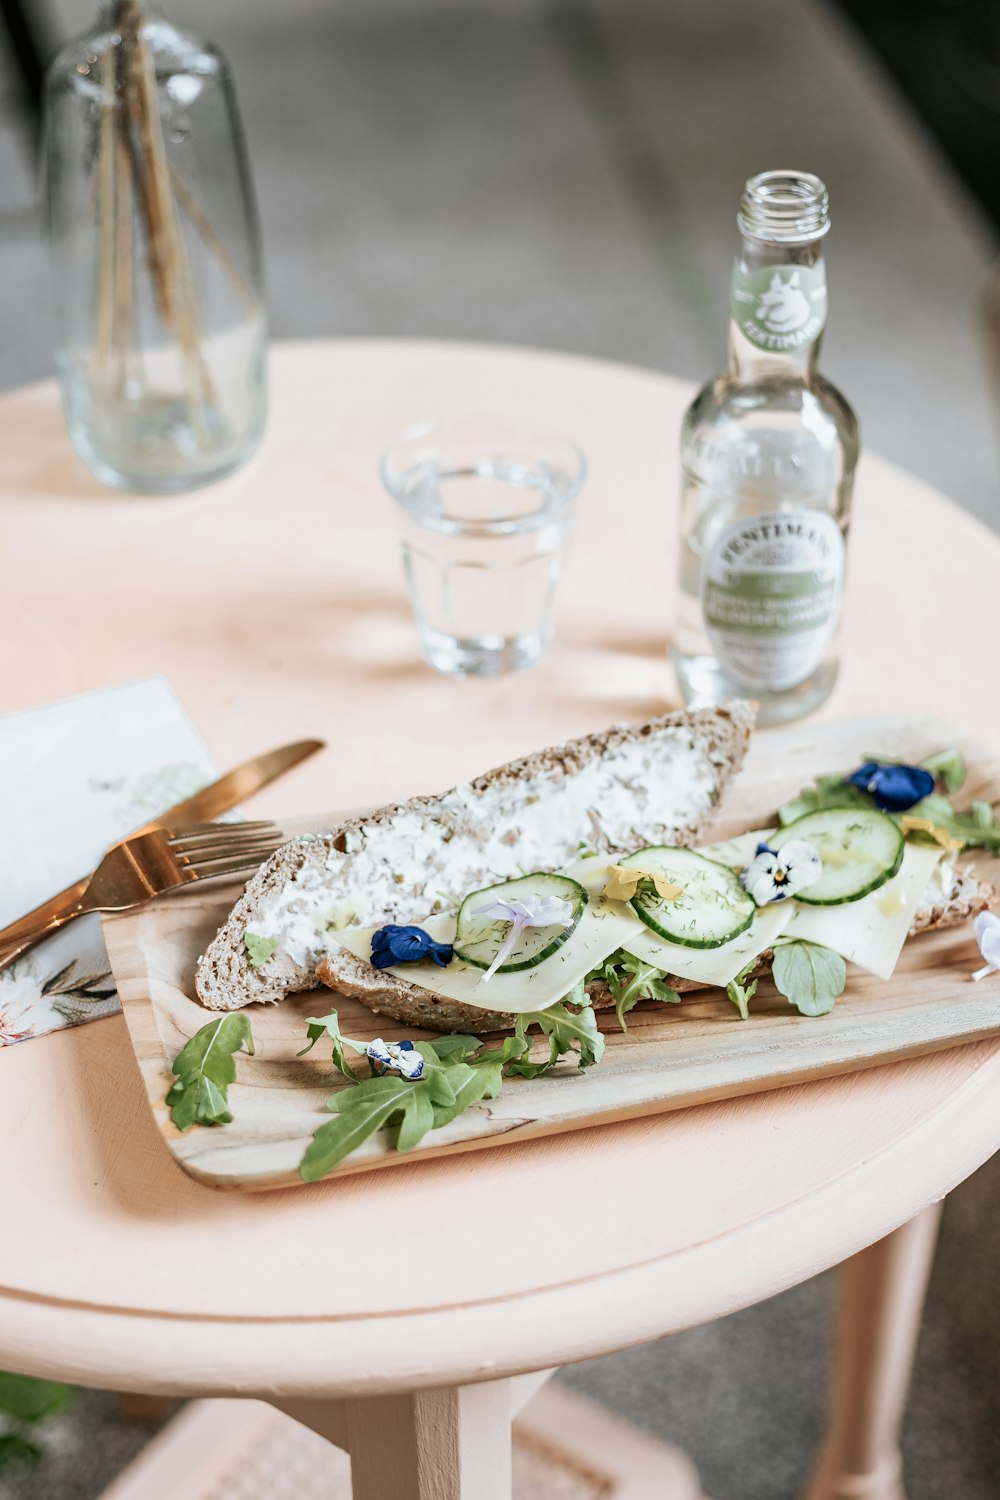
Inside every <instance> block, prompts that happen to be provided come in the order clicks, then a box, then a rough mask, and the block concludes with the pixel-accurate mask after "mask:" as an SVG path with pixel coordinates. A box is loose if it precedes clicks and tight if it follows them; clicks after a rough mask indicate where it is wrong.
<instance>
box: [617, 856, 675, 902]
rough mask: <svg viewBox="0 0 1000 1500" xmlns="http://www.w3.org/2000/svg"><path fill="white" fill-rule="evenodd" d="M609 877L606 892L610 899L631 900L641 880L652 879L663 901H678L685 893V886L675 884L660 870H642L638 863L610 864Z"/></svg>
mask: <svg viewBox="0 0 1000 1500" xmlns="http://www.w3.org/2000/svg"><path fill="white" fill-rule="evenodd" d="M608 877H609V878H608V882H607V884H606V885H605V887H604V894H605V896H607V898H608V900H609V901H631V899H632V897H633V896H634V895H635V893H636V891H637V890H638V888H639V881H640V880H651V881H652V882H653V887H654V889H655V891H656V894H657V895H658V896H659V898H660V900H661V901H676V900H677V897H678V896H681V895H683V893H684V887H683V886H680V885H675V884H674V882H673V881H672V880H668V879H667V877H666V875H663V874H661V873H660V872H659V871H658V870H642V869H640V868H639V866H638V865H609V866H608Z"/></svg>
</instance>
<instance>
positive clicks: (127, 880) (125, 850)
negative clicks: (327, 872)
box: [0, 822, 284, 968]
mask: <svg viewBox="0 0 1000 1500" xmlns="http://www.w3.org/2000/svg"><path fill="white" fill-rule="evenodd" d="M283 842H284V835H283V834H282V832H281V830H280V829H279V828H278V827H277V825H276V824H274V823H267V822H265V823H191V824H188V825H187V826H186V827H183V828H172V829H171V828H156V829H153V830H152V831H151V832H149V833H137V834H134V835H133V837H132V838H130V839H125V840H124V842H123V843H120V844H116V845H115V847H114V848H113V849H109V850H108V852H107V854H106V855H105V856H104V858H103V859H102V860H101V863H100V864H99V865H98V866H97V869H96V870H95V871H94V873H93V875H92V876H91V877H90V881H89V883H88V885H87V889H86V890H85V891H84V893H83V895H82V896H81V897H80V899H79V901H77V902H76V904H75V905H74V906H72V907H70V908H69V909H68V910H66V911H64V912H60V913H59V915H58V916H57V917H54V918H52V920H51V921H49V922H47V923H46V924H45V926H43V927H39V928H37V929H36V930H35V931H33V932H32V933H30V934H29V935H28V936H27V937H23V938H21V939H20V941H19V942H16V943H13V944H11V946H9V947H7V948H5V949H3V951H2V952H0V968H3V967H4V966H5V965H6V964H9V963H12V962H13V960H14V959H15V958H19V957H20V956H21V954H22V953H26V952H27V951H28V949H29V948H33V947H34V946H35V944H36V943H40V942H42V941H43V940H44V939H45V938H47V937H51V936H52V934H53V933H54V932H56V931H58V929H59V928H60V927H65V926H66V924H67V923H68V922H75V921H76V919H77V917H82V916H85V915H86V914H87V913H88V912H92V911H107V912H110V911H128V910H129V909H130V908H131V907H133V906H141V905H142V904H143V902H144V901H151V900H152V899H153V897H154V896H162V895H164V894H165V893H166V892H167V891H174V890H178V889H181V888H182V887H183V886H186V885H190V884H191V883H192V882H193V881H196V880H213V879H215V878H217V877H218V876H220V875H229V876H236V875H249V874H250V873H251V871H253V870H255V869H256V868H257V866H258V865H260V864H263V862H264V860H265V859H267V858H268V857H269V856H270V855H271V854H273V853H274V851H275V849H277V848H278V846H279V845H280V844H282V843H283Z"/></svg>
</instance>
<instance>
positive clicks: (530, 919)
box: [472, 895, 573, 984]
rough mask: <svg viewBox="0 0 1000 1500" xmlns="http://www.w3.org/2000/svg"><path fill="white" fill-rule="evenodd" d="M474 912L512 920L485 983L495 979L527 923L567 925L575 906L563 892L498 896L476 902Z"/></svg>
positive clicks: (548, 925)
mask: <svg viewBox="0 0 1000 1500" xmlns="http://www.w3.org/2000/svg"><path fill="white" fill-rule="evenodd" d="M472 914H473V916H476V917H492V918H493V919H494V921H497V922H509V923H510V931H509V932H508V934H507V936H506V938H505V939H504V941H503V945H502V946H501V948H500V951H499V953H498V954H497V956H496V958H495V959H494V960H493V962H492V963H491V964H490V966H489V968H488V969H487V970H486V973H485V974H484V975H483V981H482V982H483V984H485V983H486V981H487V980H488V979H492V978H493V975H494V974H495V973H496V971H497V969H499V967H500V965H501V964H502V963H504V962H505V961H506V960H507V959H508V958H509V957H510V955H511V953H512V952H513V951H514V947H515V945H516V944H517V940H518V938H519V937H520V936H521V933H522V932H523V931H524V929H525V928H526V927H568V926H569V924H570V923H571V922H572V920H573V908H572V906H571V905H570V903H569V902H568V901H564V900H563V899H562V897H561V896H530V895H529V896H525V898H524V900H523V901H505V900H504V899H503V898H502V897H500V896H498V897H497V898H496V899H495V900H493V901H484V902H483V903H482V905H480V906H474V907H473V909H472Z"/></svg>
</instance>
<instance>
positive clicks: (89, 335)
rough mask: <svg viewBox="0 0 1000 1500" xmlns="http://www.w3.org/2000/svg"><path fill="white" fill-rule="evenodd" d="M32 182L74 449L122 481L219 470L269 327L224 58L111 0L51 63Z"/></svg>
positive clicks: (232, 450)
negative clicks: (37, 180)
mask: <svg viewBox="0 0 1000 1500" xmlns="http://www.w3.org/2000/svg"><path fill="white" fill-rule="evenodd" d="M45 189H46V192H45V196H46V207H47V213H48V222H49V231H50V240H51V248H52V268H53V281H54V301H55V323H56V363H57V368H58V373H59V378H60V382H61V385H62V393H63V401H64V404H65V409H66V419H67V423H68V425H69V434H70V439H71V441H72V443H73V446H74V448H75V449H76V451H77V453H78V454H79V455H80V457H81V458H82V459H83V461H84V463H86V464H87V466H88V468H90V470H91V471H92V473H93V474H95V475H96V477H97V478H98V479H100V480H101V481H103V483H105V484H108V485H113V486H115V487H117V488H120V489H129V490H140V491H147V492H152V493H170V492H177V491H183V490H189V489H194V488H196V487H198V486H200V485H204V484H208V483H210V482H211V481H213V480H216V479H221V478H222V477H223V476H224V475H226V474H229V473H231V472H232V471H233V470H234V469H236V468H237V467H238V466H239V465H240V464H242V463H243V462H244V461H245V460H246V459H247V458H248V457H249V455H250V454H251V453H252V452H253V450H254V448H255V447H256V444H257V442H258V440H259V438H260V435H261V432H262V430H263V425H264V415H265V407H266V371H267V364H266V361H267V342H266V339H267V330H266V320H265V313H264V305H263V300H262V294H261V256H260V236H259V230H258V225H257V213H256V205H255V202H254V195H253V187H252V183H251V179H250V172H249V167H248V163H247V156H246V149H245V145H244V139H243V132H242V128H241V126H240V120H239V113H238V109H237V104H236V96H235V92H234V89H233V82H232V76H231V73H230V70H229V65H228V64H227V62H226V60H225V58H223V57H222V55H221V54H220V53H219V52H218V51H217V50H216V49H215V48H214V47H212V46H210V45H209V44H207V43H206V42H204V41H202V40H201V39H200V38H199V37H196V36H192V35H191V34H190V33H188V32H184V31H179V30H177V29H176V28H175V27H174V26H172V25H170V24H169V23H168V22H167V21H165V20H164V19H162V18H161V17H159V16H157V15H155V14H153V13H151V12H150V10H149V8H148V7H147V6H146V5H145V4H141V3H138V0H112V3H110V4H108V5H106V6H105V7H104V9H103V11H102V12H101V16H100V19H99V22H98V25H97V26H96V28H95V29H94V30H93V31H91V32H90V33H88V34H87V35H85V36H83V37H81V38H79V39H78V40H76V41H73V42H71V43H70V44H69V45H68V46H66V47H65V48H64V49H63V50H62V51H61V52H60V53H59V54H58V56H57V57H56V58H55V60H54V61H53V63H52V65H51V67H50V69H49V74H48V79H47V83H46V97H45Z"/></svg>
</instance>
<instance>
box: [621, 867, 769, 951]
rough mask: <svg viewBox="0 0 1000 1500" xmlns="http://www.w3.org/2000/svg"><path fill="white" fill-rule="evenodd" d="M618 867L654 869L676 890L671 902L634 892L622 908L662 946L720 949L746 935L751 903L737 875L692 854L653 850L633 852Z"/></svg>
mask: <svg viewBox="0 0 1000 1500" xmlns="http://www.w3.org/2000/svg"><path fill="white" fill-rule="evenodd" d="M619 863H620V864H623V865H641V866H642V867H643V869H653V870H656V871H657V872H658V873H660V874H663V875H665V876H666V877H667V879H668V880H672V881H673V883H674V884H675V885H679V886H681V887H682V892H681V895H680V896H678V897H677V899H676V900H674V901H663V900H661V899H660V897H659V896H658V895H657V894H656V892H655V891H648V892H647V891H642V890H640V891H636V893H635V895H634V896H633V897H632V900H631V901H630V902H629V903H628V904H629V906H630V907H631V908H632V910H633V911H634V912H635V914H636V916H637V917H638V918H639V920H640V921H642V922H645V924H646V926H647V927H649V928H651V929H652V931H653V932H655V933H656V934H657V935H658V936H659V937H662V938H666V940H667V942H668V943H680V944H681V945H682V947H684V948H721V947H722V945H723V943H728V942H730V941H731V940H732V939H733V938H735V937H739V935H740V933H741V932H746V930H747V928H748V927H749V926H750V923H751V922H752V921H753V919H754V913H755V912H756V910H757V906H756V903H755V902H754V900H753V898H752V897H751V896H748V895H747V893H746V891H745V890H744V889H743V887H742V886H741V885H740V882H739V878H738V876H736V875H735V874H734V873H733V871H732V870H729V869H727V868H726V866H725V865H720V864H719V863H718V861H717V860H714V859H706V858H705V856H704V854H696V853H695V851H694V850H693V849H674V848H670V847H667V846H664V845H654V846H652V847H651V848H649V849H637V850H636V852H635V853H634V854H630V855H628V856H627V857H626V858H625V859H623V860H620V861H619Z"/></svg>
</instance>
